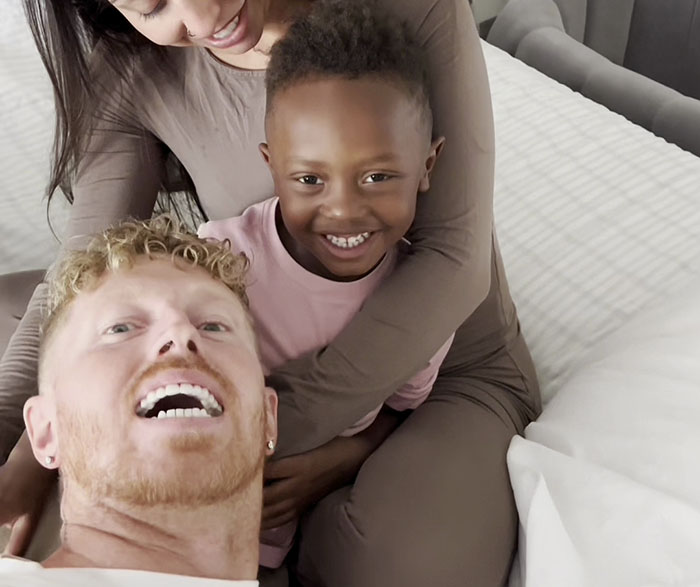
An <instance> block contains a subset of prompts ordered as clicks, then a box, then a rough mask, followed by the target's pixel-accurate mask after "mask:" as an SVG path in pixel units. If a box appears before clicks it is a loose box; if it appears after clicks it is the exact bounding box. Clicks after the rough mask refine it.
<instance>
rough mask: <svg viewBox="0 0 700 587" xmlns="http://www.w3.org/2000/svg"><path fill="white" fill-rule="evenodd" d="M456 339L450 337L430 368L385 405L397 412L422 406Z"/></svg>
mask: <svg viewBox="0 0 700 587" xmlns="http://www.w3.org/2000/svg"><path fill="white" fill-rule="evenodd" d="M454 337H455V335H454V334H453V335H452V336H450V338H448V339H447V342H446V343H445V344H443V345H442V346H441V347H440V348H439V349H438V352H437V353H435V354H434V355H433V357H432V358H431V359H430V361H429V362H428V366H427V367H426V368H425V369H422V370H421V371H419V372H418V373H416V374H415V375H414V376H413V377H411V379H409V380H408V381H407V382H406V383H405V384H404V385H402V386H401V388H400V389H399V390H398V391H397V392H396V393H395V394H394V395H392V396H391V397H389V398H388V399H387V400H386V402H385V403H384V405H386V406H389V407H390V408H392V409H393V410H396V411H397V412H403V411H404V410H415V409H416V408H417V407H418V406H419V405H421V404H422V403H423V402H424V401H425V400H426V398H427V397H428V395H430V392H431V390H432V389H433V383H435V380H436V379H437V376H438V371H440V365H442V362H443V361H444V360H445V356H446V355H447V352H448V351H449V350H450V346H452V340H453V339H454Z"/></svg>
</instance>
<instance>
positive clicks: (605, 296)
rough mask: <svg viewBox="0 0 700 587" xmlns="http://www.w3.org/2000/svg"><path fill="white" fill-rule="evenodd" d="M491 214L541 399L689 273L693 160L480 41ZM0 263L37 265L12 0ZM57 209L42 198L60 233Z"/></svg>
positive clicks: (47, 135)
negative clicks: (491, 126)
mask: <svg viewBox="0 0 700 587" xmlns="http://www.w3.org/2000/svg"><path fill="white" fill-rule="evenodd" d="M484 51H485V55H486V60H487V65H488V69H489V75H490V80H491V87H492V93H493V104H494V115H495V121H496V140H497V164H496V193H495V215H496V226H497V231H498V235H499V239H500V244H501V248H502V251H503V256H504V259H505V263H506V266H507V270H508V274H509V280H510V284H511V289H512V291H513V295H514V297H515V299H516V302H517V304H518V308H519V313H520V316H521V320H522V323H523V327H524V329H525V331H526V335H527V338H528V341H529V343H530V346H531V349H532V352H533V355H534V357H535V361H536V364H537V366H538V370H539V373H540V377H541V380H542V384H543V389H544V393H545V396H546V397H547V398H548V397H550V396H551V395H552V394H553V393H554V392H555V391H556V389H557V386H558V385H560V383H561V380H562V379H563V378H564V377H565V376H566V373H568V372H569V370H570V368H571V366H572V365H575V364H576V361H577V359H578V358H579V357H580V356H581V355H582V353H584V352H585V351H586V349H587V348H589V346H590V345H591V344H592V343H594V342H595V341H597V340H598V339H600V338H602V337H604V336H605V335H606V334H607V333H609V332H611V331H613V330H615V329H616V328H618V327H619V326H620V325H622V324H623V323H624V322H626V321H627V320H628V318H629V317H630V316H631V315H633V314H634V313H635V312H637V311H638V310H639V309H640V308H642V307H644V306H645V305H647V304H649V303H651V302H653V301H655V300H659V299H663V297H664V296H665V295H667V294H668V293H669V292H672V291H675V290H678V289H681V288H683V287H684V284H685V283H687V281H688V280H689V279H690V278H691V276H694V275H698V274H700V254H699V253H698V251H700V197H698V194H697V193H698V191H700V190H698V186H700V159H698V158H696V157H693V156H692V155H690V154H688V153H686V152H683V151H681V150H680V149H678V148H677V147H674V146H672V145H669V144H667V143H666V142H665V141H663V140H661V139H658V138H656V137H654V136H653V135H651V134H650V133H648V132H646V131H644V130H643V129H641V128H639V127H637V126H635V125H633V124H631V123H629V122H627V121H626V120H625V119H623V118H622V117H620V116H618V115H616V114H613V113H611V112H609V111H608V110H606V109H605V108H603V107H601V106H599V105H597V104H595V103H593V102H591V101H590V100H587V99H585V98H583V97H581V96H580V95H578V94H575V93H573V92H572V91H571V90H569V89H567V88H566V87H564V86H562V85H560V84H558V83H556V82H553V81H552V80H550V79H549V78H547V77H545V76H544V75H542V74H539V73H538V72H536V71H535V70H533V69H531V68H529V67H527V66H526V65H524V64H523V63H521V62H519V61H517V60H516V59H513V58H512V57H510V56H508V55H507V54H506V53H504V52H502V51H500V50H499V49H496V48H494V47H492V46H490V45H488V44H484ZM0 112H1V113H2V116H1V117H0V273H7V272H11V271H18V270H24V269H31V268H40V267H45V266H46V265H48V264H49V263H50V262H51V260H52V259H53V256H54V255H55V252H56V246H57V244H56V243H57V241H56V239H55V237H54V236H53V235H52V233H51V230H50V229H49V225H48V222H47V218H46V207H45V199H44V197H43V188H44V185H45V182H46V177H47V173H48V153H49V149H50V144H51V138H52V131H53V106H52V97H51V92H50V88H49V85H48V81H47V79H46V76H45V74H44V72H43V70H42V67H41V63H40V62H39V58H38V56H37V54H36V51H35V49H34V47H33V44H32V41H31V38H30V36H29V31H28V28H27V26H26V24H25V23H24V17H23V14H22V10H21V6H20V2H19V0H3V2H2V6H1V7H0ZM66 208H67V207H66V206H65V205H64V204H63V202H61V201H58V199H57V204H54V205H53V206H52V209H51V212H52V213H51V217H52V220H53V227H54V229H55V230H56V232H57V233H58V234H59V235H60V233H61V230H62V229H63V227H64V224H65V218H66Z"/></svg>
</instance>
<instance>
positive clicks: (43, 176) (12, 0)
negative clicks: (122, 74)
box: [0, 0, 67, 274]
mask: <svg viewBox="0 0 700 587" xmlns="http://www.w3.org/2000/svg"><path fill="white" fill-rule="evenodd" d="M53 125H54V106H53V95H52V92H51V85H50V83H49V80H48V76H47V75H46V73H45V72H44V69H43V66H42V64H41V60H40V59H39V55H38V53H37V51H36V49H35V47H34V43H33V41H32V38H31V34H30V32H29V27H28V25H27V24H26V22H25V18H24V13H23V12H22V8H21V3H20V1H19V0H2V3H1V4H0V274H3V273H10V272H12V271H23V270H26V269H40V268H44V267H46V266H47V265H48V264H49V263H50V262H51V260H52V259H53V258H54V255H55V254H56V249H57V246H58V241H57V239H56V237H54V235H53V233H52V230H51V225H50V224H49V221H48V219H49V218H50V219H51V224H52V225H53V229H54V231H55V232H56V233H57V234H59V235H60V233H61V231H62V230H63V228H64V226H65V220H66V217H67V214H66V213H67V205H66V204H65V202H63V201H60V198H56V204H55V205H52V207H51V214H50V215H49V216H47V206H46V199H45V197H44V191H45V187H46V183H47V180H48V175H49V166H50V163H49V160H50V159H49V154H50V151H51V143H52V140H53Z"/></svg>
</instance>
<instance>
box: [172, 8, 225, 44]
mask: <svg viewBox="0 0 700 587" xmlns="http://www.w3.org/2000/svg"><path fill="white" fill-rule="evenodd" d="M220 4H221V2H220V0H180V19H181V21H182V25H183V26H184V27H185V29H186V31H187V35H188V36H189V37H192V38H197V39H206V38H207V37H210V36H211V35H213V34H214V33H215V32H216V31H217V29H218V27H219V26H221V25H223V24H225V23H220V22H219V19H220V14H221V7H220Z"/></svg>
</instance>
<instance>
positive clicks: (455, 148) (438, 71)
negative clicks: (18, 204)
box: [270, 0, 494, 456]
mask: <svg viewBox="0 0 700 587" xmlns="http://www.w3.org/2000/svg"><path fill="white" fill-rule="evenodd" d="M383 2H384V3H385V4H386V5H387V7H390V8H392V9H393V10H395V11H396V12H397V13H398V14H399V15H400V16H401V17H402V18H404V19H408V20H409V22H410V24H411V26H412V27H413V28H414V29H415V32H416V34H417V36H418V38H419V40H420V42H421V43H422V45H423V46H424V49H425V51H426V53H427V59H428V68H429V76H430V84H431V104H432V107H433V112H434V118H435V124H434V134H435V135H443V136H445V137H446V139H447V140H446V143H445V148H444V150H443V152H442V154H441V156H440V159H439V160H438V162H437V164H436V167H435V170H434V172H433V176H432V182H431V183H432V185H431V188H430V191H429V192H428V193H427V194H423V195H420V196H419V198H418V209H417V214H416V219H415V223H414V226H413V229H412V231H411V234H410V235H409V238H410V239H411V241H412V243H413V246H412V254H411V255H410V256H408V257H407V258H406V260H405V261H404V262H403V263H402V264H401V265H400V266H399V267H397V269H396V271H395V272H394V273H393V274H392V275H391V276H389V277H388V278H387V280H386V281H385V282H384V283H383V284H382V286H381V287H380V288H379V289H378V290H377V291H376V292H375V293H374V294H373V295H372V296H371V297H370V298H369V299H368V300H367V301H366V303H365V305H364V307H363V308H362V310H361V311H360V312H359V313H358V315H357V316H356V317H355V318H354V319H353V320H352V322H351V323H350V324H349V325H348V326H347V327H346V328H345V330H344V331H343V332H342V333H340V335H339V336H338V337H337V338H336V339H335V340H334V341H333V342H332V343H331V344H330V345H329V346H328V347H326V348H325V349H322V350H321V351H319V352H316V353H313V354H310V355H307V356H305V357H302V358H300V359H297V360H295V361H291V362H289V363H287V364H286V365H284V366H283V367H282V368H281V369H279V370H278V371H277V372H276V373H274V374H273V376H272V377H270V384H271V385H272V386H273V387H274V388H275V389H276V390H277V391H278V393H279V398H280V405H279V428H280V445H279V454H280V455H282V456H285V455H289V454H295V453H298V452H304V451H307V450H309V449H311V448H314V447H316V446H320V445H321V444H323V443H325V442H327V441H328V440H330V439H331V438H333V437H334V436H336V435H337V434H338V433H339V432H340V431H341V430H344V429H345V428H347V427H348V426H349V425H350V424H352V422H354V421H356V420H358V419H359V418H360V417H361V416H362V415H364V414H365V413H367V412H369V411H371V410H372V409H373V408H374V407H376V406H377V405H379V404H381V403H382V402H384V400H385V399H386V398H388V397H389V396H390V395H391V394H392V393H394V392H395V391H396V389H398V388H399V387H400V386H401V385H402V384H403V383H404V382H405V381H407V380H408V379H409V378H410V377H411V376H412V375H414V374H415V373H416V372H417V371H418V370H419V369H420V367H421V366H422V365H425V364H426V363H427V361H428V359H429V357H430V356H431V355H433V354H434V353H435V352H436V351H437V349H438V348H439V347H440V345H441V344H442V343H443V342H444V341H445V340H446V339H447V338H448V337H449V336H450V334H451V333H452V332H454V331H455V329H456V328H457V327H458V326H459V325H460V324H461V323H462V322H463V321H464V320H465V319H466V318H467V317H468V316H469V315H470V314H471V313H472V312H473V311H474V310H475V309H476V308H477V307H478V306H479V304H480V303H481V302H482V301H483V299H484V298H485V296H486V294H487V292H488V289H489V285H490V277H491V276H490V261H491V231H492V220H493V210H492V195H493V168H494V134H493V117H492V111H491V100H490V93H489V86H488V79H487V75H486V68H485V64H484V58H483V54H482V51H481V45H480V41H479V37H478V34H477V31H476V27H475V25H474V21H473V18H472V15H471V12H470V10H469V8H468V6H467V3H466V1H465V0H407V1H402V2H398V1H396V0H393V1H392V0H383Z"/></svg>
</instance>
